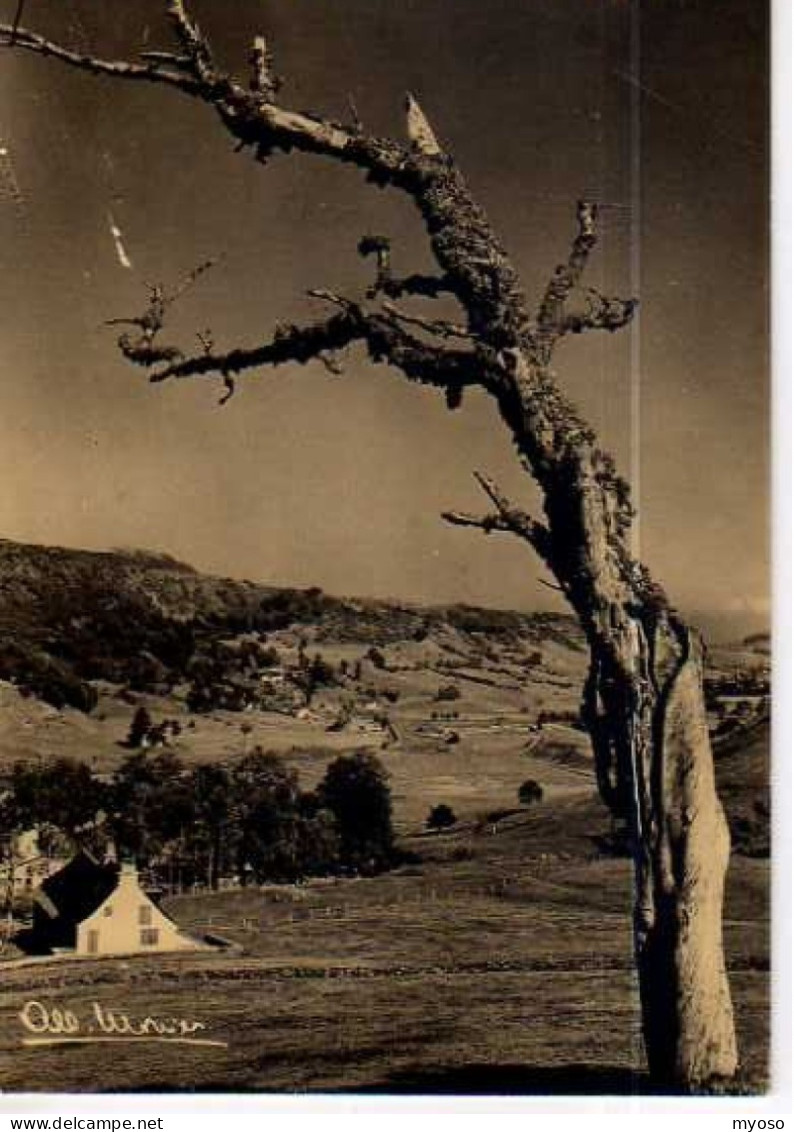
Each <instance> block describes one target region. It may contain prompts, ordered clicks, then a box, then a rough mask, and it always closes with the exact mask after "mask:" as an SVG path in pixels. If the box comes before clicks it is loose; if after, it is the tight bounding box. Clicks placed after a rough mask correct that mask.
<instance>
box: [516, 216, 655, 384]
mask: <svg viewBox="0 0 794 1132" xmlns="http://www.w3.org/2000/svg"><path fill="white" fill-rule="evenodd" d="M576 218H577V225H578V227H577V232H576V236H575V238H574V241H573V245H572V247H571V252H570V255H569V256H568V259H567V261H566V262H565V263H563V264H560V265H559V266H558V267H557V268H555V271H554V274H553V275H552V277H551V279H550V281H549V283H548V286H547V287H546V290H545V292H544V295H543V298H542V300H541V303H540V306H539V308H538V313H537V319H536V327H535V329H534V331H533V332H532V333H531V335H530V337H531V340H532V346H533V348H534V352H535V354H536V356H537V358H538V361H539V362H540V363H541V364H544V365H545V364H548V362H549V360H550V359H551V355H552V352H553V350H554V347H555V345H556V343H557V341H558V340H559V339H560V338H562V337H563V335H565V334H581V333H583V332H584V331H585V330H609V331H615V330H620V329H621V328H622V327H624V326H626V325H627V324H628V323H629V322H630V321H631V319H632V318H633V317H634V312H635V310H636V309H637V306H638V303H637V300H636V299H616V298H607V297H606V296H604V295H602V294H600V293H599V292H598V291H596V290H594V289H593V288H588V289H587V292H586V302H585V305H584V307H583V308H581V309H580V310H573V311H568V310H567V309H566V308H567V304H568V301H569V299H570V297H571V294H572V292H573V291H574V290H575V289H576V288H577V287H578V286H579V282H580V280H581V277H582V274H583V272H584V270H585V267H586V266H587V261H588V259H589V257H590V253H591V252H592V250H593V248H594V247H595V245H596V241H597V239H598V225H597V221H598V208H597V206H596V205H595V204H592V203H590V202H588V201H579V204H578V205H577V210H576Z"/></svg>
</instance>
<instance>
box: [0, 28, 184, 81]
mask: <svg viewBox="0 0 794 1132" xmlns="http://www.w3.org/2000/svg"><path fill="white" fill-rule="evenodd" d="M0 42H3V43H5V44H6V45H7V46H8V47H23V48H25V49H26V50H28V51H33V52H35V53H36V54H37V55H47V56H52V57H53V58H55V59H60V61H61V62H62V63H67V64H68V65H69V66H71V67H78V68H79V69H80V70H82V71H89V72H90V73H91V74H95V75H110V76H112V77H113V78H122V79H133V80H138V81H143V82H152V83H168V84H169V85H170V86H175V87H178V88H179V90H182V91H185V92H186V93H187V94H192V95H201V94H202V93H203V91H202V86H201V84H200V83H199V82H198V81H197V80H196V79H194V78H193V77H192V76H190V75H187V74H184V73H183V72H179V71H172V70H169V69H167V67H166V63H167V60H165V59H157V58H148V59H147V60H146V61H145V62H142V63H128V62H122V61H116V60H107V59H97V58H95V57H94V56H93V55H82V54H80V53H79V52H77V51H71V50H69V48H67V47H62V46H61V45H60V44H58V43H53V42H52V41H51V40H49V39H46V38H45V37H44V36H43V35H38V34H37V33H36V32H32V31H28V30H27V29H26V28H21V27H18V26H16V25H15V24H0Z"/></svg>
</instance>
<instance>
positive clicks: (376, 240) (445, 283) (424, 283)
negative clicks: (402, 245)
mask: <svg viewBox="0 0 794 1132" xmlns="http://www.w3.org/2000/svg"><path fill="white" fill-rule="evenodd" d="M358 254H359V255H360V256H363V257H364V258H366V257H367V256H370V255H371V256H374V257H375V282H374V283H373V284H372V286H371V287H370V288H369V290H368V291H367V298H368V299H375V298H377V297H378V295H386V296H388V298H390V299H399V298H402V296H403V295H418V296H423V297H424V298H428V299H434V298H436V297H437V296H438V295H441V294H444V293H445V292H451V291H452V284H451V283H450V281H449V280H448V279H444V278H443V277H441V276H438V275H422V274H419V273H416V274H413V275H407V276H406V277H405V278H403V279H398V278H396V277H395V276H394V275H393V274H392V266H391V240H389V238H388V237H387V236H364V237H363V238H362V239H361V240H360V241H359V245H358Z"/></svg>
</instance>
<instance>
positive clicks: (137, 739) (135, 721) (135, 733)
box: [127, 704, 152, 750]
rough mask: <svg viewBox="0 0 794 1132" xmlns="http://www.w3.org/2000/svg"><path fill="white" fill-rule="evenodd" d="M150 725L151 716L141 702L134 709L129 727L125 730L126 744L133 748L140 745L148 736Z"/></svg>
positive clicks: (135, 748)
mask: <svg viewBox="0 0 794 1132" xmlns="http://www.w3.org/2000/svg"><path fill="white" fill-rule="evenodd" d="M151 727H152V717H151V716H150V715H149V713H148V711H147V710H146V708H145V707H144V706H143V704H141V705H140V707H138V708H137V709H136V711H135V714H134V715H133V717H132V722H131V723H130V729H129V731H128V732H127V746H128V747H131V748H132V749H133V750H137V749H138V748H139V747H142V746H143V744H144V741H145V740H146V739H148V738H149V731H150V730H151Z"/></svg>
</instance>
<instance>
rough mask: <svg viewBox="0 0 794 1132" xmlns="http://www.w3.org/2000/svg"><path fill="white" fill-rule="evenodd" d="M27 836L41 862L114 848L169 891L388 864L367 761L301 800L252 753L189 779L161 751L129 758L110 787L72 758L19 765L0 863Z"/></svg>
mask: <svg viewBox="0 0 794 1132" xmlns="http://www.w3.org/2000/svg"><path fill="white" fill-rule="evenodd" d="M28 829H36V830H37V831H38V833H39V847H40V850H41V851H42V852H45V853H55V854H59V853H68V852H69V851H71V850H74V849H77V848H80V847H84V848H87V849H89V850H92V851H94V852H97V853H100V854H104V853H106V852H107V850H108V847H109V846H112V848H113V850H114V851H115V852H116V853H117V854H118V855H119V857H122V858H125V859H128V860H133V859H134V860H135V861H136V863H137V864H138V866H139V868H142V869H145V870H147V871H148V872H149V873H150V875H152V877H153V878H154V879H156V880H158V881H159V882H160V883H162V884H165V885H167V886H171V887H173V886H179V887H183V886H188V885H194V884H203V885H207V886H208V887H210V888H217V887H218V886H219V885H220V883H221V881H222V880H223V879H224V878H234V879H235V880H237V881H239V883H241V884H248V883H263V882H265V881H274V882H292V881H297V880H300V879H302V878H304V877H309V876H321V875H329V874H347V875H349V874H351V873H364V874H372V873H375V872H378V871H380V870H383V869H386V868H388V867H390V866H391V865H392V864H394V863H395V861H396V859H397V854H396V849H395V841H394V830H393V824H392V800H391V792H390V789H389V785H388V776H387V773H386V771H385V769H384V767H383V765H382V764H381V762H380V761H379V760H378V759H377V758H376V757H375V756H374V755H372V754H370V753H369V752H366V751H356V752H353V753H351V754H345V755H339V756H338V757H337V758H335V759H333V760H332V761H331V762H330V763H329V764H328V766H327V767H326V770H325V774H324V776H323V778H322V780H321V781H320V782H319V783H318V785H317V786H316V787H315V788H314V789H309V790H307V789H304V788H302V786H301V783H300V780H299V777H298V774H297V772H296V771H295V770H293V769H292V768H290V767H288V766H287V764H286V763H285V761H284V760H283V758H281V757H280V756H279V755H278V754H276V753H274V752H272V751H264V750H262V749H261V748H260V747H257V748H255V749H254V751H252V752H251V753H250V754H248V755H246V756H244V757H243V758H241V759H238V760H236V761H235V762H233V763H230V764H222V763H211V764H202V765H199V766H194V767H190V768H188V767H186V766H185V765H184V764H183V762H182V761H181V760H180V759H179V757H178V756H177V755H176V754H175V752H174V751H173V750H170V749H169V748H167V747H166V748H161V749H157V750H152V751H145V750H134V751H132V752H130V754H129V755H127V756H126V757H125V759H124V760H123V762H122V763H121V764H120V766H119V767H118V769H117V770H116V772H115V773H114V774H113V775H112V776H109V777H102V776H98V775H96V774H94V773H93V772H92V770H91V769H90V767H88V766H87V765H86V764H85V763H83V762H80V761H78V760H74V759H68V758H59V759H57V760H55V761H54V762H52V763H48V764H47V765H31V764H25V763H21V762H20V763H17V764H15V765H14V766H13V768H12V769H11V771H10V772H9V773H8V774H6V776H5V778H4V780H3V781H2V782H0V840H1V842H2V846H3V853H4V855H5V856H6V857H7V858H9V859H10V858H11V856H12V846H13V844H14V841H15V838H16V836H17V835H18V834H19V833H20V832H21V831H23V830H28Z"/></svg>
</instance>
